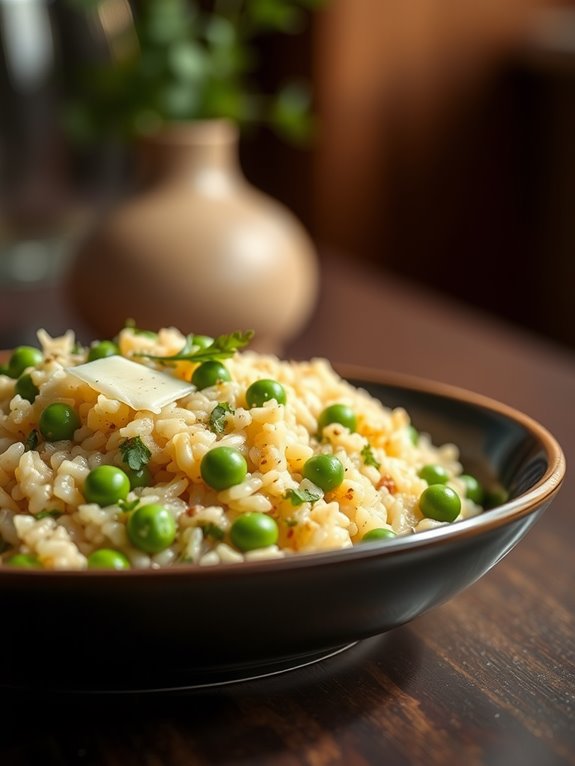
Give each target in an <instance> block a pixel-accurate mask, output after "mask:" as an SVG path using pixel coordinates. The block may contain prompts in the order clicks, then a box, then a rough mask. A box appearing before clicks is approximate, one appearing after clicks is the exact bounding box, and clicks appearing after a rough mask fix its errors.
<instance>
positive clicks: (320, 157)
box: [0, 0, 575, 348]
mask: <svg viewBox="0 0 575 766" xmlns="http://www.w3.org/2000/svg"><path fill="white" fill-rule="evenodd" d="M160 1H161V0H158V2H160ZM89 5H90V4H89V3H85V2H77V3H74V2H65V1H64V0H0V289H6V290H10V291H15V290H28V291H29V290H30V289H36V288H37V287H39V286H42V285H53V284H56V283H57V282H58V280H59V279H61V278H62V274H63V273H64V272H65V269H66V266H67V263H68V261H69V259H70V258H71V257H72V256H73V252H74V247H75V243H76V242H77V241H78V238H79V237H81V235H82V233H83V232H84V231H85V229H86V227H87V226H89V225H90V222H91V221H93V220H94V217H95V216H96V215H97V214H98V213H99V211H101V210H102V209H103V208H105V207H106V206H108V205H110V204H111V203H112V202H113V201H114V200H115V199H118V198H120V197H121V196H122V195H123V194H125V193H126V192H127V190H129V188H130V185H131V183H132V177H133V175H132V166H131V158H130V152H129V148H128V149H127V148H126V146H123V145H122V144H121V143H119V142H117V141H115V140H110V139H109V137H108V136H104V135H102V136H101V140H98V136H96V141H95V142H92V144H90V146H89V147H87V146H85V145H81V144H78V143H77V142H76V141H74V140H72V139H71V138H70V133H69V131H67V130H66V129H65V127H64V121H63V119H62V114H63V106H64V105H65V103H66V102H67V99H68V97H69V94H70V88H71V83H72V82H73V79H74V74H75V72H77V71H78V70H79V69H81V68H82V67H83V66H85V65H86V63H89V62H93V61H102V60H105V59H106V58H107V57H110V56H113V55H114V50H113V47H111V46H112V42H111V41H115V44H116V43H117V42H118V39H120V38H118V36H117V35H115V31H114V30H117V29H118V28H122V29H125V28H126V27H127V26H129V25H130V24H132V23H133V20H134V18H137V14H138V3H137V2H134V3H132V4H129V3H128V0H106V2H104V3H93V6H94V8H97V9H98V10H97V12H96V11H94V9H90V8H89ZM257 48H258V50H257V52H258V55H259V57H260V60H261V61H262V62H263V64H264V65H263V66H262V67H261V68H260V69H259V71H258V73H257V77H258V78H259V82H258V84H259V86H260V87H261V88H262V89H263V90H265V89H268V88H271V87H274V86H275V85H276V84H277V83H279V82H281V81H282V80H283V79H284V78H285V77H286V76H287V75H288V74H289V76H290V77H291V76H294V75H295V76H296V77H299V78H302V79H303V80H307V81H309V82H310V83H311V85H312V88H313V94H314V98H313V108H314V112H315V115H316V121H317V124H316V130H315V133H314V138H313V139H312V140H311V141H310V142H309V143H308V144H307V145H306V146H303V147H302V146H293V145H291V144H289V143H286V142H285V141H283V140H281V138H279V137H278V136H277V135H276V133H275V132H274V131H272V130H271V129H269V128H266V127H260V128H258V129H254V130H251V131H248V132H247V133H246V135H245V137H244V138H243V140H242V145H241V159H242V165H243V168H244V171H245V174H246V176H247V177H248V178H249V179H250V181H252V182H253V183H254V184H255V185H256V186H258V187H259V188H261V189H262V190H263V191H265V192H267V193H269V194H271V195H273V196H274V197H276V198H278V199H279V200H281V201H282V202H284V203H285V204H286V205H287V206H288V207H289V208H291V209H292V210H293V211H294V212H295V214H296V215H297V216H298V217H299V218H300V219H301V221H302V222H303V223H304V224H305V226H306V227H307V229H308V230H309V231H310V233H311V234H312V237H313V239H314V241H315V242H316V243H317V245H318V247H319V249H320V252H321V254H322V259H323V263H324V266H325V265H326V264H329V259H330V258H331V257H335V256H336V255H337V256H338V257H342V258H347V259H350V260H354V261H357V262H360V263H361V262H365V263H366V264H369V265H370V267H372V268H375V269H377V270H381V272H382V277H383V278H384V276H385V273H387V272H393V273H395V274H399V275H401V276H403V277H405V278H406V279H409V280H413V281H416V282H418V283H422V284H424V285H425V286H427V287H429V288H431V289H433V290H436V291H438V292H440V293H443V294H445V295H447V296H450V297H451V298H453V299H455V300H459V301H463V302H466V303H468V304H471V305H473V306H476V307H478V308H480V309H482V310H485V311H487V312H490V313H492V314H494V315H496V316H499V317H502V318H504V319H506V320H508V321H510V322H512V323H515V324H517V325H521V326H523V327H525V328H528V329H529V330H531V331H534V332H535V333H538V334H540V335H542V336H545V337H547V338H550V339H553V340H554V341H555V342H557V343H558V344H561V345H563V346H567V347H572V348H573V347H575V318H574V311H573V308H572V307H573V297H572V296H573V288H574V286H575V210H574V209H573V208H574V201H575V2H574V1H573V0H570V1H568V0H563V1H560V0H505V1H504V2H502V0H481V2H473V1H469V2H465V1H464V0H401V2H388V1H387V0H331V2H325V3H324V4H323V5H322V7H321V8H319V9H318V10H317V11H316V12H314V13H313V14H312V15H311V17H310V19H309V23H307V24H306V25H305V26H302V27H301V28H298V29H297V30H296V32H295V33H293V34H289V35H276V34H274V33H273V32H268V33H266V34H264V35H262V36H261V37H260V38H259V39H258V41H257ZM27 294H29V293H27ZM0 315H1V312H0ZM2 329H5V328H2ZM0 340H3V341H4V342H6V341H5V340H4V336H2V337H0Z"/></svg>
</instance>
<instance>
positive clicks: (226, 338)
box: [134, 330, 254, 363]
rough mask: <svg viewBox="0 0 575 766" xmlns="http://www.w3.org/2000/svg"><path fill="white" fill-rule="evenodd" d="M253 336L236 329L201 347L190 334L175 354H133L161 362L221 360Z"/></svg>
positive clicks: (228, 356) (252, 332) (241, 346)
mask: <svg viewBox="0 0 575 766" xmlns="http://www.w3.org/2000/svg"><path fill="white" fill-rule="evenodd" d="M253 337H254V331H253V330H245V331H241V330H238V331H236V332H232V333H230V334H229V335H218V337H217V338H215V339H214V340H213V341H212V342H211V343H210V345H209V346H206V347H205V348H203V347H201V346H199V345H198V344H196V343H195V342H194V338H195V336H194V335H193V334H191V335H188V336H187V338H186V342H185V344H184V346H183V348H182V349H180V351H178V353H177V354H171V355H170V356H157V355H156V354H143V353H139V354H134V356H144V357H146V359H155V360H156V361H158V362H161V363H170V362H182V361H185V362H208V361H221V360H222V359H229V358H230V357H231V356H233V355H234V353H235V352H236V351H237V350H238V349H240V348H243V347H244V346H247V345H248V343H249V342H250V340H251V339H252V338H253Z"/></svg>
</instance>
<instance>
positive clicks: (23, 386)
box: [14, 372, 40, 404]
mask: <svg viewBox="0 0 575 766" xmlns="http://www.w3.org/2000/svg"><path fill="white" fill-rule="evenodd" d="M14 393H15V394H20V396H21V397H22V399H27V400H28V401H29V402H30V404H32V402H33V401H34V400H35V399H36V397H37V396H38V394H39V393H40V389H39V388H38V386H37V385H36V384H35V383H34V381H33V380H32V376H31V375H30V373H29V372H26V373H25V374H24V375H20V377H19V378H18V380H17V381H16V385H15V386H14Z"/></svg>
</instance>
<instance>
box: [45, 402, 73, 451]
mask: <svg viewBox="0 0 575 766" xmlns="http://www.w3.org/2000/svg"><path fill="white" fill-rule="evenodd" d="M38 425H39V428H40V431H41V432H42V435H43V436H44V438H45V439H46V440H47V441H49V442H57V441H60V440H61V439H71V438H72V437H73V436H74V431H76V430H77V429H78V428H80V418H79V417H78V414H77V413H76V411H75V410H74V408H73V407H70V405H69V404H63V403H62V402H53V403H52V404H49V405H48V406H47V407H46V408H45V409H44V410H43V411H42V414H41V415H40V422H39V424H38Z"/></svg>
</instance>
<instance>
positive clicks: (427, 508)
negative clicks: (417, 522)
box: [419, 484, 461, 521]
mask: <svg viewBox="0 0 575 766" xmlns="http://www.w3.org/2000/svg"><path fill="white" fill-rule="evenodd" d="M419 508H420V510H421V512H422V514H423V515H424V516H426V517H427V518H428V519H435V520H436V521H455V519H456V518H457V517H458V516H459V512H460V511H461V500H460V499H459V495H458V494H457V492H455V490H453V489H451V487H446V486H445V484H432V485H431V486H429V487H428V488H427V489H426V490H424V491H423V492H422V493H421V497H420V498H419Z"/></svg>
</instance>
